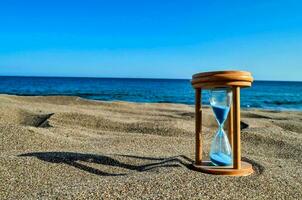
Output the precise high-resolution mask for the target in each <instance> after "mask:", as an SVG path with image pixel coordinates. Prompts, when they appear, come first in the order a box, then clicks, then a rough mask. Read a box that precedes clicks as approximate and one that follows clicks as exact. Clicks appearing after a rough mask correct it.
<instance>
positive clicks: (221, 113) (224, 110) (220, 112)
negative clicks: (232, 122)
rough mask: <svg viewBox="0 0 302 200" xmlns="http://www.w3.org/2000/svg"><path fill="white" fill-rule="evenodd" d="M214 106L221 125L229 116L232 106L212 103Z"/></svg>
mask: <svg viewBox="0 0 302 200" xmlns="http://www.w3.org/2000/svg"><path fill="white" fill-rule="evenodd" d="M212 108H213V111H214V113H215V116H216V119H217V120H218V122H219V125H221V124H222V123H223V122H224V121H225V120H226V118H227V117H228V113H229V110H230V107H222V106H215V105H212Z"/></svg>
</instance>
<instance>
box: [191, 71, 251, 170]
mask: <svg viewBox="0 0 302 200" xmlns="http://www.w3.org/2000/svg"><path fill="white" fill-rule="evenodd" d="M252 82H253V77H252V75H251V73H249V72H244V71H216V72H205V73H199V74H195V75H193V79H192V85H193V87H194V88H195V163H194V164H193V167H194V169H195V170H197V171H200V172H204V173H208V174H215V175H230V176H246V175H249V174H251V173H253V168H252V165H251V164H250V163H247V162H243V161H241V146H240V88H241V87H250V86H251V84H252ZM215 88H231V89H232V92H233V103H232V104H231V107H230V112H229V119H228V138H229V141H230V145H231V147H232V153H233V166H213V165H212V164H211V162H210V161H203V160H202V137H201V133H202V107H201V97H202V94H201V91H202V89H215Z"/></svg>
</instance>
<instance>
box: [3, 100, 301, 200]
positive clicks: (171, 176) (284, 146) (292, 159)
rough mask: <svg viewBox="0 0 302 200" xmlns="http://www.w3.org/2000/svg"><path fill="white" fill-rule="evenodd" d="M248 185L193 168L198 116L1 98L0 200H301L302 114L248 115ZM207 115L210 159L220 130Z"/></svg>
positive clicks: (175, 110)
mask: <svg viewBox="0 0 302 200" xmlns="http://www.w3.org/2000/svg"><path fill="white" fill-rule="evenodd" d="M242 123H244V124H245V125H246V126H244V127H243V128H244V129H243V130H242V156H243V158H242V159H243V160H245V161H248V162H250V163H252V164H253V167H254V170H255V173H254V174H253V175H251V176H247V177H222V176H213V175H207V174H203V173H200V172H196V171H194V170H192V169H191V163H192V161H193V159H194V108H193V107H191V106H188V105H182V104H147V103H139V104H138V103H128V102H98V101H90V100H84V99H81V98H78V97H63V96H61V97H17V96H8V95H1V96H0V141H1V142H0V180H1V181H0V199H302V112H293V111H292V112H290V111H286V112H285V111H284V112H278V111H263V110H244V111H242ZM216 126H217V125H216V122H215V119H214V117H213V113H212V110H211V109H210V108H205V109H204V112H203V133H204V135H203V138H204V139H205V143H204V146H205V148H206V149H205V151H204V157H208V151H209V148H210V142H211V139H212V137H213V134H214V132H215V130H216Z"/></svg>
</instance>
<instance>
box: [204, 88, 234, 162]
mask: <svg viewBox="0 0 302 200" xmlns="http://www.w3.org/2000/svg"><path fill="white" fill-rule="evenodd" d="M209 99H210V105H211V107H212V109H213V112H214V114H215V118H216V121H217V123H218V130H217V132H216V135H215V137H214V138H213V141H212V144H211V150H210V160H211V162H212V164H214V165H216V166H231V165H232V164H233V161H232V150H231V145H230V142H229V140H228V137H227V135H226V134H225V132H224V130H223V126H224V122H225V121H226V119H227V117H228V114H229V111H230V106H231V101H232V91H231V90H230V89H228V88H219V89H212V90H210V91H209Z"/></svg>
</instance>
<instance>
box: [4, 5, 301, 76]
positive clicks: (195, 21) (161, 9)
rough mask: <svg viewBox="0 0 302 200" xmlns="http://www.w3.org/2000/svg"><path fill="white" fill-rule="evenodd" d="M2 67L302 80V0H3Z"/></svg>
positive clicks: (18, 71) (10, 71)
mask: <svg viewBox="0 0 302 200" xmlns="http://www.w3.org/2000/svg"><path fill="white" fill-rule="evenodd" d="M0 19H1V20H0V75H34V76H39V75H41V76H94V77H95V76H96V77H151V78H190V77H191V75H192V74H193V73H196V72H200V71H209V70H221V69H240V70H249V71H251V72H253V74H254V76H255V78H256V79H260V80H298V81H302V1H300V0H296V1H292V0H284V1H278V0H244V1H243V0H242V1H239V0H238V1H232V0H225V1H223V0H220V1H215V0H208V1H203V0H82V1H77V0H73V1H67V0H65V1H64V0H48V1H47V0H43V1H42V0H36V1H34V0H26V1H20V0H9V1H0Z"/></svg>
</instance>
